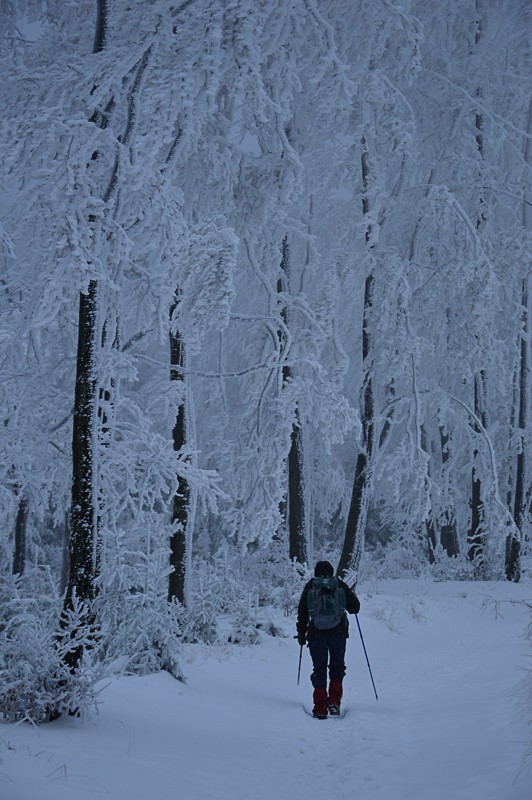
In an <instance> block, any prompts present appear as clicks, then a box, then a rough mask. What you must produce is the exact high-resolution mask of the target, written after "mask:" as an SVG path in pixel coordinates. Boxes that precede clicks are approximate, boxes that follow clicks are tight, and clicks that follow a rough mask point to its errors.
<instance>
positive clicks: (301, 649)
mask: <svg viewBox="0 0 532 800" xmlns="http://www.w3.org/2000/svg"><path fill="white" fill-rule="evenodd" d="M302 656H303V645H301V647H300V648H299V667H298V669H297V685H298V686H299V678H300V676H301V658H302Z"/></svg>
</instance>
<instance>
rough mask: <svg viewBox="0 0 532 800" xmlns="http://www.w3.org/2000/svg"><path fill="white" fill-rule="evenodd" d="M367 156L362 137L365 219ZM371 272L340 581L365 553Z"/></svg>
mask: <svg viewBox="0 0 532 800" xmlns="http://www.w3.org/2000/svg"><path fill="white" fill-rule="evenodd" d="M368 155H369V154H368V145H367V141H366V137H365V136H363V137H362V155H361V172H362V190H363V194H362V213H363V215H364V216H365V217H367V216H368V214H369V212H370V207H369V197H368V189H369V183H370V177H371V176H370V174H369V163H368ZM371 234H372V229H371V225H370V224H367V225H366V232H365V240H366V248H367V250H368V253H371V251H372V249H373V243H372V241H371ZM372 270H373V265H371V267H370V269H369V271H368V274H367V275H366V280H365V282H364V312H363V320H362V403H361V406H362V408H361V421H362V443H361V449H360V452H359V453H358V455H357V461H356V466H355V479H354V481H353V491H352V492H351V502H350V505H349V512H348V515H347V523H346V528H345V536H344V544H343V548H342V553H341V555H340V561H339V563H338V569H337V573H338V575H339V576H340V577H343V576H345V575H346V573H347V571H348V570H350V569H351V570H353V571H354V573H355V575H356V576H357V575H358V568H359V565H360V559H361V558H362V553H363V551H364V540H365V535H366V519H367V513H368V503H369V488H370V470H371V463H372V459H373V439H374V417H375V409H374V397H373V381H372V359H371V338H370V316H371V310H372V307H373V288H374V278H373V271H372Z"/></svg>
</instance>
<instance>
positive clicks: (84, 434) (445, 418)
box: [0, 0, 532, 727]
mask: <svg viewBox="0 0 532 800" xmlns="http://www.w3.org/2000/svg"><path fill="white" fill-rule="evenodd" d="M529 30H530V6H529V4H528V3H527V2H526V0H448V2H433V1H432V0H151V1H150V2H148V1H147V0H45V1H44V2H43V0H0V69H1V74H2V82H1V84H0V104H1V107H2V109H3V112H2V116H1V119H0V363H1V373H0V374H1V377H0V395H1V415H2V416H1V425H0V523H1V524H0V554H1V559H0V671H1V675H2V682H1V685H0V712H1V714H2V715H3V719H4V720H5V721H6V722H15V721H18V720H23V719H26V720H31V721H33V722H36V723H40V722H46V721H50V720H54V719H57V718H59V717H65V716H68V715H69V714H79V713H82V715H83V714H86V713H88V712H90V710H91V709H92V707H93V705H94V702H95V689H94V687H95V685H96V684H97V682H98V680H100V678H101V677H102V675H104V674H112V673H113V672H122V673H126V674H128V675H137V676H146V675H152V674H153V673H155V672H157V671H160V670H165V671H167V672H169V673H170V674H171V675H172V676H174V677H175V678H183V677H184V672H187V674H188V673H191V672H193V670H194V665H193V664H192V665H188V666H187V668H186V670H184V669H183V651H184V648H186V647H187V646H188V645H189V644H195V643H201V644H202V645H204V646H215V645H216V644H217V643H218V642H219V641H220V640H221V639H224V641H226V642H227V641H229V642H233V643H235V644H239V643H240V644H253V643H255V642H256V641H257V639H258V637H259V635H260V634H261V633H263V631H264V629H265V627H266V628H267V627H268V625H269V626H270V628H269V633H270V634H271V635H273V636H275V635H276V629H275V625H274V624H273V623H271V622H270V623H268V622H267V621H266V622H265V620H267V619H269V618H268V617H267V616H265V615H264V609H265V608H273V609H277V610H278V611H279V612H281V614H283V613H284V614H286V615H293V613H294V609H295V607H296V606H297V601H298V598H299V595H300V593H301V589H302V587H303V585H304V583H305V581H306V580H307V578H308V575H309V574H310V570H311V568H312V566H313V564H314V562H315V560H316V559H318V558H327V559H329V560H331V561H332V562H333V563H334V565H335V567H336V566H337V568H338V574H339V575H340V576H341V577H342V578H343V579H344V580H346V581H347V582H348V583H349V585H354V586H358V585H359V584H360V583H361V582H364V581H367V580H370V579H375V580H379V579H420V580H421V579H423V580H425V579H430V580H432V581H434V582H441V581H461V582H471V581H475V582H484V583H488V582H494V581H497V582H501V583H504V582H511V583H514V584H515V583H519V582H520V583H521V584H523V583H529V582H530V579H531V577H532V541H531V533H530V528H531V520H532V473H531V468H530V455H531V449H530V443H531V425H530V387H531V381H530V302H531V301H530V294H531V289H532V287H531V267H530V239H529V237H530V220H531V217H532V208H531V198H530V193H529V192H527V190H528V189H529V187H530V160H531V147H532V144H531V136H532V105H531V95H530V61H529V58H530V37H529ZM221 620H223V621H224V625H225V627H224V626H223V625H220V621H221ZM290 624H291V625H293V618H292V621H291V623H290ZM531 695H532V690H531ZM529 699H530V698H529ZM327 724H328V723H327ZM46 727H48V726H46Z"/></svg>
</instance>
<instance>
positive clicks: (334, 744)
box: [0, 581, 532, 800]
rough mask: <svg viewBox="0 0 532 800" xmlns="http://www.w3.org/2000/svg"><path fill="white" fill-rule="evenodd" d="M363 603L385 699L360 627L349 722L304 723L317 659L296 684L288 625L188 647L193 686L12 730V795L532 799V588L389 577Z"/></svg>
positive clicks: (140, 683) (6, 758)
mask: <svg viewBox="0 0 532 800" xmlns="http://www.w3.org/2000/svg"><path fill="white" fill-rule="evenodd" d="M360 596H361V600H362V603H363V607H362V611H361V614H360V622H361V625H362V630H363V633H364V637H365V640H366V645H367V648H368V653H369V657H370V660H371V664H372V668H373V671H374V676H375V681H376V683H377V689H378V692H379V701H378V702H377V701H376V700H375V697H374V695H373V689H372V686H371V682H370V678H369V674H368V672H367V667H366V663H365V660H364V655H363V651H362V648H361V644H360V640H359V637H358V631H357V628H356V625H354V624H352V626H351V634H352V635H351V639H350V641H349V643H348V652H347V665H348V675H347V678H346V692H345V706H346V708H347V709H348V713H347V715H346V716H345V718H343V719H340V720H335V719H328V720H326V721H323V722H320V721H317V720H314V719H312V718H311V717H309V716H308V715H306V714H305V713H304V711H303V704H304V703H306V704H307V705H308V704H309V703H310V697H311V687H310V683H309V681H308V676H309V671H310V658H309V655H308V653H307V652H305V654H304V657H303V666H302V676H301V685H300V686H299V687H298V686H296V677H297V661H298V653H299V647H298V645H297V643H296V642H295V641H294V640H293V639H292V638H290V637H291V636H292V635H293V632H294V630H293V628H294V618H290V619H283V618H277V622H278V623H279V624H281V625H282V626H283V628H284V629H285V631H286V633H287V638H285V639H282V638H271V637H269V636H265V637H264V641H263V643H262V644H261V645H259V646H256V647H245V648H243V647H234V646H227V647H223V648H219V649H217V650H216V655H214V653H213V651H212V650H207V649H205V648H202V647H200V646H194V647H190V648H189V649H188V656H187V661H188V664H187V668H186V672H187V674H188V680H187V683H186V684H180V683H178V682H176V681H175V680H173V679H172V678H171V677H170V676H169V675H167V674H166V673H160V674H156V675H151V676H148V677H145V678H133V677H126V678H120V679H117V680H114V681H113V682H112V683H111V684H110V685H109V686H108V687H107V688H105V689H104V690H103V692H102V694H101V706H100V713H99V715H98V716H97V717H95V718H93V719H92V720H89V721H88V722H85V723H82V722H81V721H79V720H70V719H69V720H58V721H57V722H54V723H52V724H49V725H44V726H41V727H40V728H38V729H35V728H32V727H31V726H29V725H18V726H12V725H5V724H3V725H0V737H1V738H0V757H1V765H0V796H1V797H2V798H3V800H38V799H42V800H49V799H50V800H51V798H54V800H57V798H60V797H65V798H66V797H69V796H72V794H73V793H75V794H76V797H77V798H78V800H79V798H85V797H86V798H92V797H108V798H112V800H122V798H128V800H146V798H148V797H149V798H152V800H169V798H183V799H184V798H187V800H229V798H231V800H234V799H235V798H237V799H238V800H248V798H249V799H251V798H253V800H271V798H272V797H282V798H284V800H301V799H302V798H304V799H305V800H325V799H326V798H327V800H328V799H329V798H330V797H334V798H335V799H336V800H348V798H349V800H352V798H355V797H356V798H357V800H425V799H426V798H428V797H430V798H431V799H432V800H529V798H530V796H531V792H530V787H531V786H532V771H529V772H528V774H527V773H526V771H525V770H522V771H521V772H520V769H521V767H522V757H523V755H524V752H525V750H526V746H527V745H526V742H527V736H528V740H529V739H530V731H529V730H528V731H527V725H526V719H527V715H526V713H525V712H526V709H525V708H524V699H523V698H521V699H519V698H518V687H519V683H520V681H522V680H523V677H524V674H525V673H524V672H523V671H522V669H523V668H525V667H527V666H528V667H530V648H529V645H528V643H527V641H526V640H525V639H524V638H523V633H524V629H525V626H526V623H527V615H526V613H525V609H524V607H523V605H521V604H520V603H519V602H518V601H519V600H523V599H527V600H529V601H530V599H531V598H532V590H531V587H530V586H526V585H517V586H515V585H509V584H506V583H499V584H494V583H490V584H471V583H454V584H452V583H437V584H434V583H424V582H416V583H415V582H411V581H387V582H383V583H382V584H380V585H378V586H373V587H369V586H366V587H364V590H362V589H361V590H360ZM520 706H521V709H520ZM528 718H530V712H529V713H528Z"/></svg>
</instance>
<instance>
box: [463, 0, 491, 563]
mask: <svg viewBox="0 0 532 800" xmlns="http://www.w3.org/2000/svg"><path fill="white" fill-rule="evenodd" d="M475 10H476V13H477V21H476V30H475V45H476V46H477V45H478V44H479V42H480V39H481V37H482V10H481V2H480V0H475ZM476 96H477V97H479V98H481V97H482V89H481V88H480V86H479V87H477V90H476ZM475 130H476V135H475V141H476V145H477V151H478V155H479V161H480V164H481V168H480V169H479V184H480V185H482V184H483V178H482V171H483V162H484V119H483V116H482V114H480V113H479V112H478V111H476V112H475ZM487 216H488V215H487V206H486V197H485V195H484V192H483V191H482V192H481V193H480V196H479V198H478V209H477V219H476V229H477V234H480V233H481V231H482V229H483V228H484V227H485V225H486V222H487ZM474 411H475V414H476V416H477V417H478V418H479V419H480V421H481V423H482V425H483V427H484V429H485V428H486V424H487V413H486V372H485V370H484V369H481V370H479V371H478V372H477V373H475V375H474ZM473 429H474V431H475V433H480V429H479V427H478V425H476V424H474V425H473ZM478 465H479V454H478V451H477V450H476V448H475V449H474V451H473V469H472V473H471V527H470V530H469V532H468V536H467V541H468V551H467V557H468V559H469V560H470V561H474V562H475V564H476V567H477V570H476V571H477V572H478V574H479V577H482V576H483V574H484V565H483V553H484V534H485V509H484V501H483V497H482V481H481V478H480V474H479V469H478Z"/></svg>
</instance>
